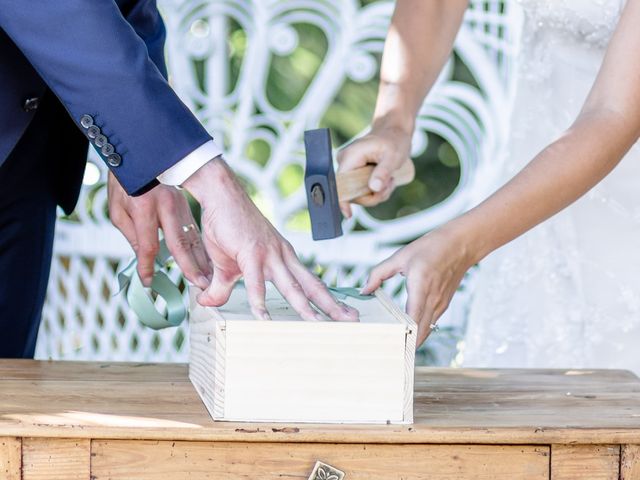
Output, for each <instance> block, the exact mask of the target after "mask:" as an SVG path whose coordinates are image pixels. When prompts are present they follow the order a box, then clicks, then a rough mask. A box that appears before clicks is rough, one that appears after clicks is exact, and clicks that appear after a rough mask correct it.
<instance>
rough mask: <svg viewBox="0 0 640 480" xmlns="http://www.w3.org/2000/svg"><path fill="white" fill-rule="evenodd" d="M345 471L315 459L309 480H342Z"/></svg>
mask: <svg viewBox="0 0 640 480" xmlns="http://www.w3.org/2000/svg"><path fill="white" fill-rule="evenodd" d="M344 476H345V473H344V472H343V471H342V470H338V469H337V468H335V467H332V466H331V465H328V464H326V463H323V462H321V461H319V460H318V461H317V462H316V464H315V466H314V467H313V471H312V472H311V476H309V480H343V479H344Z"/></svg>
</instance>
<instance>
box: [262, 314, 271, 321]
mask: <svg viewBox="0 0 640 480" xmlns="http://www.w3.org/2000/svg"><path fill="white" fill-rule="evenodd" d="M262 319H263V320H267V321H270V320H271V315H269V312H264V313H263V314H262Z"/></svg>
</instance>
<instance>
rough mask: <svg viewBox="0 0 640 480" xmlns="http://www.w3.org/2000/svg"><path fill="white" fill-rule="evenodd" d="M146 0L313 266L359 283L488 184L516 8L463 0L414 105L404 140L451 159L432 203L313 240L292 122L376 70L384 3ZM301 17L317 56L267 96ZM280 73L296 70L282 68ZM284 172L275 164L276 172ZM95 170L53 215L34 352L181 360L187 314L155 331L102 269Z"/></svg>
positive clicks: (272, 213)
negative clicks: (279, 99) (291, 89)
mask: <svg viewBox="0 0 640 480" xmlns="http://www.w3.org/2000/svg"><path fill="white" fill-rule="evenodd" d="M159 3H160V7H161V9H162V11H163V16H164V18H165V21H166V24H167V29H168V43H167V56H168V63H169V70H170V74H171V81H172V83H173V85H174V86H175V88H176V90H177V91H178V92H179V94H180V95H181V97H182V98H183V100H184V101H185V102H186V103H187V104H188V105H189V106H190V107H191V108H192V109H193V110H194V111H195V112H196V113H197V115H198V116H199V118H201V120H202V121H203V123H204V124H205V125H206V126H207V128H208V129H209V130H210V131H211V132H212V133H213V134H214V136H215V137H216V138H217V139H218V140H219V141H220V140H222V141H223V142H224V145H225V147H226V152H227V155H226V157H227V159H228V161H229V163H230V164H231V165H232V166H233V168H234V169H235V170H236V171H237V172H238V173H239V174H240V175H241V176H242V178H243V179H244V180H245V181H246V182H247V184H248V186H249V188H250V191H251V192H252V196H253V198H254V199H255V201H256V202H257V203H258V205H259V206H260V207H261V208H262V209H263V211H264V212H265V213H266V214H267V216H268V217H269V218H270V219H271V220H272V221H273V222H274V224H275V225H276V226H277V227H278V228H279V229H280V230H281V231H283V232H284V233H285V235H286V236H287V237H288V238H289V239H290V240H291V241H292V243H293V244H294V246H295V247H296V249H297V250H298V252H299V253H300V254H301V256H303V257H304V258H305V259H306V260H308V261H310V262H315V263H317V264H319V265H321V266H322V270H321V272H322V276H323V278H324V279H325V280H326V281H328V282H338V283H339V284H341V285H355V284H359V283H361V282H362V281H363V280H364V279H365V278H366V274H367V271H368V269H369V268H370V267H371V266H372V265H374V264H375V263H377V262H378V261H380V260H382V259H383V258H385V257H386V256H387V255H389V254H390V253H391V252H392V251H394V250H395V248H397V246H398V245H401V244H403V243H405V242H407V241H409V240H411V239H413V238H415V237H417V236H419V235H421V234H423V233H425V232H426V231H428V230H429V229H431V228H433V227H435V226H437V225H439V224H440V223H442V222H443V221H445V220H447V219H449V218H451V217H452V216H454V215H456V214H458V213H460V212H462V211H464V210H465V209H467V208H469V206H470V205H472V204H473V203H475V202H477V200H478V199H480V198H481V197H483V196H484V195H486V194H487V192H488V190H489V189H491V188H492V187H493V185H494V182H493V179H494V178H495V175H494V174H495V173H497V172H498V171H499V169H500V168H501V167H500V153H501V148H502V143H503V141H504V139H505V135H506V128H507V124H506V122H507V119H508V113H509V104H510V101H509V100H510V98H511V91H510V87H509V85H510V84H509V82H508V78H509V75H508V72H509V59H510V55H509V54H510V51H511V49H512V48H513V45H515V34H516V32H517V28H516V27H517V25H518V24H519V21H520V19H519V12H518V11H517V10H516V9H514V8H513V7H512V6H511V5H510V3H508V2H506V1H473V2H471V5H470V8H469V10H468V13H467V15H466V18H465V24H464V27H463V29H462V31H461V33H460V35H459V36H458V39H457V41H456V48H455V53H456V55H455V57H454V58H452V60H451V61H450V62H449V64H448V65H447V68H446V69H445V71H444V72H443V74H442V75H441V77H440V79H439V81H438V84H437V86H436V87H435V88H434V90H433V92H432V93H431V94H430V95H429V97H428V99H427V100H426V101H425V103H424V105H423V107H422V110H421V112H420V116H419V120H418V131H417V133H416V135H415V137H414V142H413V152H412V154H413V155H415V156H418V155H420V154H421V153H422V152H424V150H425V149H426V148H427V144H428V138H429V137H428V136H427V133H435V134H437V135H438V136H439V137H441V138H442V139H444V140H445V141H446V142H448V143H449V144H450V145H451V146H452V147H453V149H454V150H455V152H456V154H457V156H458V158H459V163H460V179H459V182H458V186H457V187H456V188H455V190H454V191H453V193H452V194H451V195H450V196H449V197H448V198H446V199H445V200H444V201H442V202H440V203H438V204H437V205H435V206H433V207H431V208H428V209H425V210H422V211H417V212H414V213H411V214H409V215H405V216H402V217H401V218H397V219H390V220H379V219H376V218H375V217H374V216H372V215H371V214H370V213H369V212H367V211H366V210H364V209H356V211H355V215H354V218H353V219H351V220H349V221H347V222H345V235H344V236H343V237H342V238H340V239H336V240H332V241H325V242H312V241H311V237H310V235H309V233H308V232H307V231H305V221H306V220H305V218H306V217H305V197H304V191H303V190H302V182H301V178H302V166H303V163H304V158H303V148H302V135H303V131H304V130H305V129H306V128H312V127H316V126H317V125H318V124H319V123H321V122H324V121H325V117H326V115H327V112H328V111H329V110H330V108H331V106H332V105H333V104H334V102H335V101H336V98H338V97H339V96H341V95H343V96H344V95H345V89H346V88H350V89H353V88H357V87H358V85H364V84H365V83H367V82H371V81H375V78H376V76H377V73H378V65H379V57H380V52H381V51H382V48H383V41H384V36H385V33H386V29H387V26H388V23H389V19H390V16H391V13H392V10H393V3H392V2H390V1H373V2H367V5H366V6H362V5H361V4H360V2H357V1H355V0H290V1H276V0H254V1H250V0H161V1H160V2H159ZM302 25H305V26H306V27H304V28H312V29H314V30H315V31H316V32H317V35H319V38H321V39H322V42H321V43H322V51H323V52H324V53H323V55H322V61H321V62H320V63H319V64H318V65H316V66H315V67H314V68H315V73H314V74H313V75H312V78H310V79H308V82H307V85H306V86H305V87H304V88H303V89H302V93H301V94H300V95H299V98H298V99H297V101H296V102H295V104H293V105H286V106H284V107H283V106H282V105H274V102H273V101H272V92H270V88H271V87H270V83H269V82H270V78H272V76H273V75H274V68H275V67H274V65H276V64H277V62H282V61H290V63H291V65H294V67H295V65H297V64H300V63H299V62H309V61H310V60H309V58H307V57H308V56H305V52H304V49H303V48H302V47H301V46H300V39H299V32H300V30H299V28H301V26H302ZM231 40H233V41H231ZM420 48H429V46H428V45H424V46H420ZM456 64H461V65H463V66H464V68H465V69H466V71H468V72H469V75H470V78H471V81H467V82H463V81H460V80H459V79H456V78H455V76H454V71H455V68H454V67H455V66H456ZM276 73H277V72H276ZM291 81H292V82H293V83H292V85H293V84H300V79H298V78H296V77H295V75H294V76H292V77H291ZM371 102H373V99H371ZM372 106H373V105H371V107H372ZM347 113H348V112H347ZM256 152H261V153H260V155H258V154H257V153H256ZM265 152H266V153H265ZM256 157H260V158H259V159H258V160H256ZM283 172H288V176H287V181H286V182H285V183H287V184H286V185H284V186H283V185H282V183H283V181H282V178H283V177H282V175H283ZM105 175H106V171H105V169H104V168H103V167H102V166H101V162H100V161H99V160H98V159H97V158H96V157H95V156H93V155H90V164H89V165H88V171H87V176H86V178H85V186H84V188H83V191H82V196H81V200H80V202H79V205H78V209H77V213H76V214H74V216H73V217H71V218H67V219H61V220H60V221H59V223H58V227H57V231H56V243H55V256H54V261H53V265H52V271H51V280H50V286H49V293H48V297H47V302H46V305H45V310H44V319H43V323H42V326H41V330H40V336H39V339H38V346H37V351H36V356H37V357H38V358H56V359H57V358H64V359H104V360H107V359H108V360H140V361H142V360H145V361H184V360H185V359H186V354H187V348H188V346H187V345H186V343H185V342H183V340H184V338H185V328H187V326H186V325H185V326H182V327H180V328H178V329H170V330H164V331H162V332H154V331H151V330H148V329H145V328H143V327H142V326H141V325H140V323H139V322H138V321H137V319H136V318H135V317H134V316H133V314H132V313H131V312H130V311H129V310H128V309H127V307H126V305H125V303H124V299H123V297H122V296H119V295H116V289H117V287H116V281H115V275H114V274H115V272H116V271H117V270H118V269H119V268H120V267H122V266H123V265H124V262H126V261H127V260H128V259H129V257H130V256H131V250H130V248H129V247H128V245H127V244H126V242H125V241H124V239H123V238H122V236H121V235H120V234H119V233H118V232H117V231H116V230H115V229H114V228H113V227H112V226H110V224H109V222H108V219H107V214H106V188H105V187H104V180H105ZM291 178H293V180H291ZM173 274H174V275H176V274H177V272H175V271H174V272H173ZM400 282H401V280H400V279H395V280H394V281H392V282H389V283H390V284H389V285H387V288H388V289H389V291H390V292H392V293H394V294H395V295H396V296H397V297H398V300H399V301H403V300H404V299H403V298H402V292H401V289H400V288H399V287H400ZM464 305H465V292H464V291H463V292H462V293H461V295H460V297H459V298H458V299H457V301H456V302H454V306H453V308H452V309H451V312H453V314H450V315H449V319H448V320H447V322H448V323H449V325H450V327H451V331H452V332H453V335H449V336H447V335H441V336H435V338H433V339H432V340H430V342H429V344H430V346H429V349H430V351H431V353H432V354H434V355H435V357H433V358H432V361H435V362H440V363H442V362H448V361H449V360H450V356H451V352H452V351H454V350H455V349H454V348H452V344H454V343H455V339H456V335H458V334H459V331H460V329H461V326H460V325H459V324H456V323H455V322H454V321H453V320H452V319H454V318H463V317H464V315H461V314H460V312H461V311H462V310H463V309H464ZM453 346H454V345H453ZM439 350H442V351H439Z"/></svg>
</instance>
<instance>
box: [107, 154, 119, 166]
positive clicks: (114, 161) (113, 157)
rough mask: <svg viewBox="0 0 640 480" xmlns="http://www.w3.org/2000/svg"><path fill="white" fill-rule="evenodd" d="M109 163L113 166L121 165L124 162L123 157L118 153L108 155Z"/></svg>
mask: <svg viewBox="0 0 640 480" xmlns="http://www.w3.org/2000/svg"><path fill="white" fill-rule="evenodd" d="M107 163H108V164H109V165H111V166H112V167H119V166H120V164H121V163H122V157H120V155H118V154H117V153H112V154H111V155H109V156H108V157H107Z"/></svg>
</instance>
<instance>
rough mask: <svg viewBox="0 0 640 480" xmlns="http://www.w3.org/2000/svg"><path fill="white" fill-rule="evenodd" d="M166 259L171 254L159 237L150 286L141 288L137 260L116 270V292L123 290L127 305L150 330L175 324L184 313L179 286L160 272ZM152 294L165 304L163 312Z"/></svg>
mask: <svg viewBox="0 0 640 480" xmlns="http://www.w3.org/2000/svg"><path fill="white" fill-rule="evenodd" d="M170 258H171V253H170V252H169V249H168V248H167V244H166V243H165V241H164V240H161V241H160V251H159V253H158V255H157V256H156V259H155V262H154V274H153V280H152V281H151V287H150V288H147V287H145V286H144V285H143V284H142V281H141V280H140V277H139V276H138V271H137V269H136V267H137V266H138V260H137V259H136V258H134V259H133V260H131V262H130V263H129V265H127V266H126V267H125V268H124V269H123V270H122V271H121V272H119V273H118V284H119V285H120V293H121V292H124V293H125V295H126V299H127V303H128V304H129V307H131V310H133V312H134V313H135V314H136V316H137V317H138V319H139V320H140V322H142V323H143V324H144V325H146V326H147V327H149V328H152V329H154V330H160V329H163V328H168V327H177V326H178V325H180V324H181V323H182V322H183V321H184V320H185V319H186V318H187V316H188V313H187V309H186V307H185V306H184V301H183V299H182V293H181V292H180V289H179V288H178V286H177V285H176V284H175V283H173V282H172V281H171V279H170V278H169V277H168V276H167V275H166V273H164V271H163V270H165V269H166V265H167V262H168V260H169V259H170ZM154 296H155V298H157V297H161V298H162V299H163V300H164V301H165V303H166V304H167V306H166V311H165V312H159V311H158V309H157V308H156V303H155V301H154Z"/></svg>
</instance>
